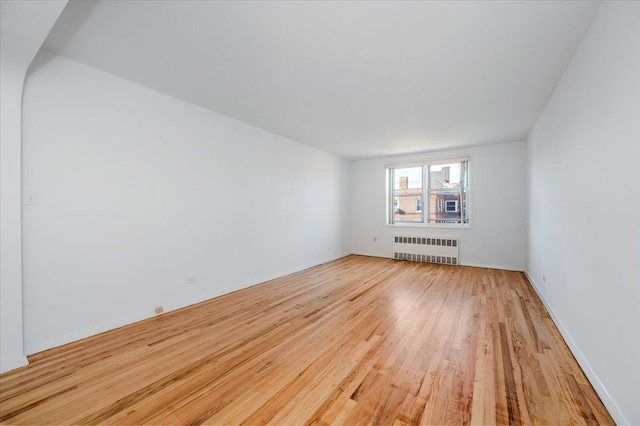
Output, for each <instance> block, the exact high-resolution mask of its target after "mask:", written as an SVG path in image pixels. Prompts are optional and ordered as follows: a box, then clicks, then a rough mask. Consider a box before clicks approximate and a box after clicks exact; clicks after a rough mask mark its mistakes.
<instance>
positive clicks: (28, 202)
mask: <svg viewBox="0 0 640 426" xmlns="http://www.w3.org/2000/svg"><path fill="white" fill-rule="evenodd" d="M23 204H24V205H25V206H37V205H38V193H37V192H35V191H27V192H25V193H24V200H23Z"/></svg>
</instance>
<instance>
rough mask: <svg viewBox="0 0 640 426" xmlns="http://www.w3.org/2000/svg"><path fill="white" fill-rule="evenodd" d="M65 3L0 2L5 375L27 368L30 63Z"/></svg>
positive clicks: (0, 354) (1, 368) (0, 272)
mask: <svg viewBox="0 0 640 426" xmlns="http://www.w3.org/2000/svg"><path fill="white" fill-rule="evenodd" d="M66 4H67V2H66V0H65V1H6V0H3V1H1V2H0V19H1V23H0V30H1V35H0V44H1V45H0V93H2V96H0V372H5V371H8V370H12V369H14V368H16V367H20V366H22V365H26V364H27V358H26V357H25V355H24V351H23V347H22V345H23V342H22V235H21V220H22V219H21V181H20V175H21V140H22V139H21V138H22V135H21V123H22V114H21V111H22V88H23V86H24V78H25V73H26V72H27V68H28V67H29V64H30V63H31V61H32V60H33V57H34V56H35V55H36V53H37V52H38V49H39V48H40V46H42V43H43V42H44V39H45V38H46V37H47V34H49V31H50V30H51V28H52V27H53V24H54V23H55V22H56V19H57V18H58V16H59V15H60V13H61V12H62V9H64V7H65V5H66Z"/></svg>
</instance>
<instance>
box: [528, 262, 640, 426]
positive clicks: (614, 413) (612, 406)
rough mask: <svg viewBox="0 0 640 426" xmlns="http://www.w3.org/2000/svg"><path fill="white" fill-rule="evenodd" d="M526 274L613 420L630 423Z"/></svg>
mask: <svg viewBox="0 0 640 426" xmlns="http://www.w3.org/2000/svg"><path fill="white" fill-rule="evenodd" d="M524 274H525V275H526V277H527V279H528V280H529V282H530V283H531V287H533V289H534V290H535V292H536V294H537V295H538V297H539V298H540V300H542V303H543V304H544V307H545V308H546V309H547V311H548V312H549V315H551V319H553V322H554V323H555V324H556V327H557V328H558V330H560V334H561V335H562V337H563V338H564V341H565V343H566V344H567V346H569V350H570V351H571V353H572V354H573V356H574V357H575V359H576V361H578V364H579V365H580V367H581V368H582V371H584V374H585V375H586V376H587V378H588V379H589V381H590V382H591V385H592V386H593V388H594V389H595V391H596V393H597V394H598V396H599V397H600V399H601V400H602V403H603V404H604V405H605V407H607V410H609V414H611V417H613V420H615V422H616V423H617V424H619V425H629V424H630V423H629V422H628V421H627V419H626V418H625V416H624V414H622V411H621V410H620V407H618V404H616V403H615V401H614V400H613V398H612V397H611V395H609V392H607V388H605V387H604V385H603V384H602V382H601V381H600V378H598V375H597V374H596V373H595V371H593V368H591V365H590V364H589V362H588V361H587V359H586V358H585V356H584V354H583V353H582V351H581V350H580V348H579V347H578V346H577V345H576V343H575V342H574V341H573V339H572V338H571V334H569V331H568V330H567V329H566V328H565V326H564V325H563V324H562V321H560V318H558V315H556V313H555V311H554V310H553V308H552V307H551V305H550V304H549V302H548V301H547V299H545V297H544V295H543V294H542V292H541V291H540V287H538V285H537V284H536V283H535V281H533V279H532V278H531V276H530V275H529V273H528V272H527V271H524Z"/></svg>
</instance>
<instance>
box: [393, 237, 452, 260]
mask: <svg viewBox="0 0 640 426" xmlns="http://www.w3.org/2000/svg"><path fill="white" fill-rule="evenodd" d="M458 247H459V240H458V238H449V237H447V238H442V237H408V236H404V235H403V236H400V235H397V236H394V237H393V258H394V259H398V260H412V261H415V262H429V263H443V264H445V265H457V264H458Z"/></svg>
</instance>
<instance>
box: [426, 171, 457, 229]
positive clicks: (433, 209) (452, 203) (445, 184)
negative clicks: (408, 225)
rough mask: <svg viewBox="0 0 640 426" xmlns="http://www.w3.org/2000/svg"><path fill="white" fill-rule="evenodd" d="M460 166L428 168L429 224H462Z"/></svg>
mask: <svg viewBox="0 0 640 426" xmlns="http://www.w3.org/2000/svg"><path fill="white" fill-rule="evenodd" d="M462 164H463V163H451V164H438V165H433V166H429V223H461V222H462V220H461V218H462V210H463V209H462V207H463V206H462V200H461V193H460V189H461V185H460V184H461V181H464V176H463V174H464V171H463V168H462ZM461 178H462V179H461Z"/></svg>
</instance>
